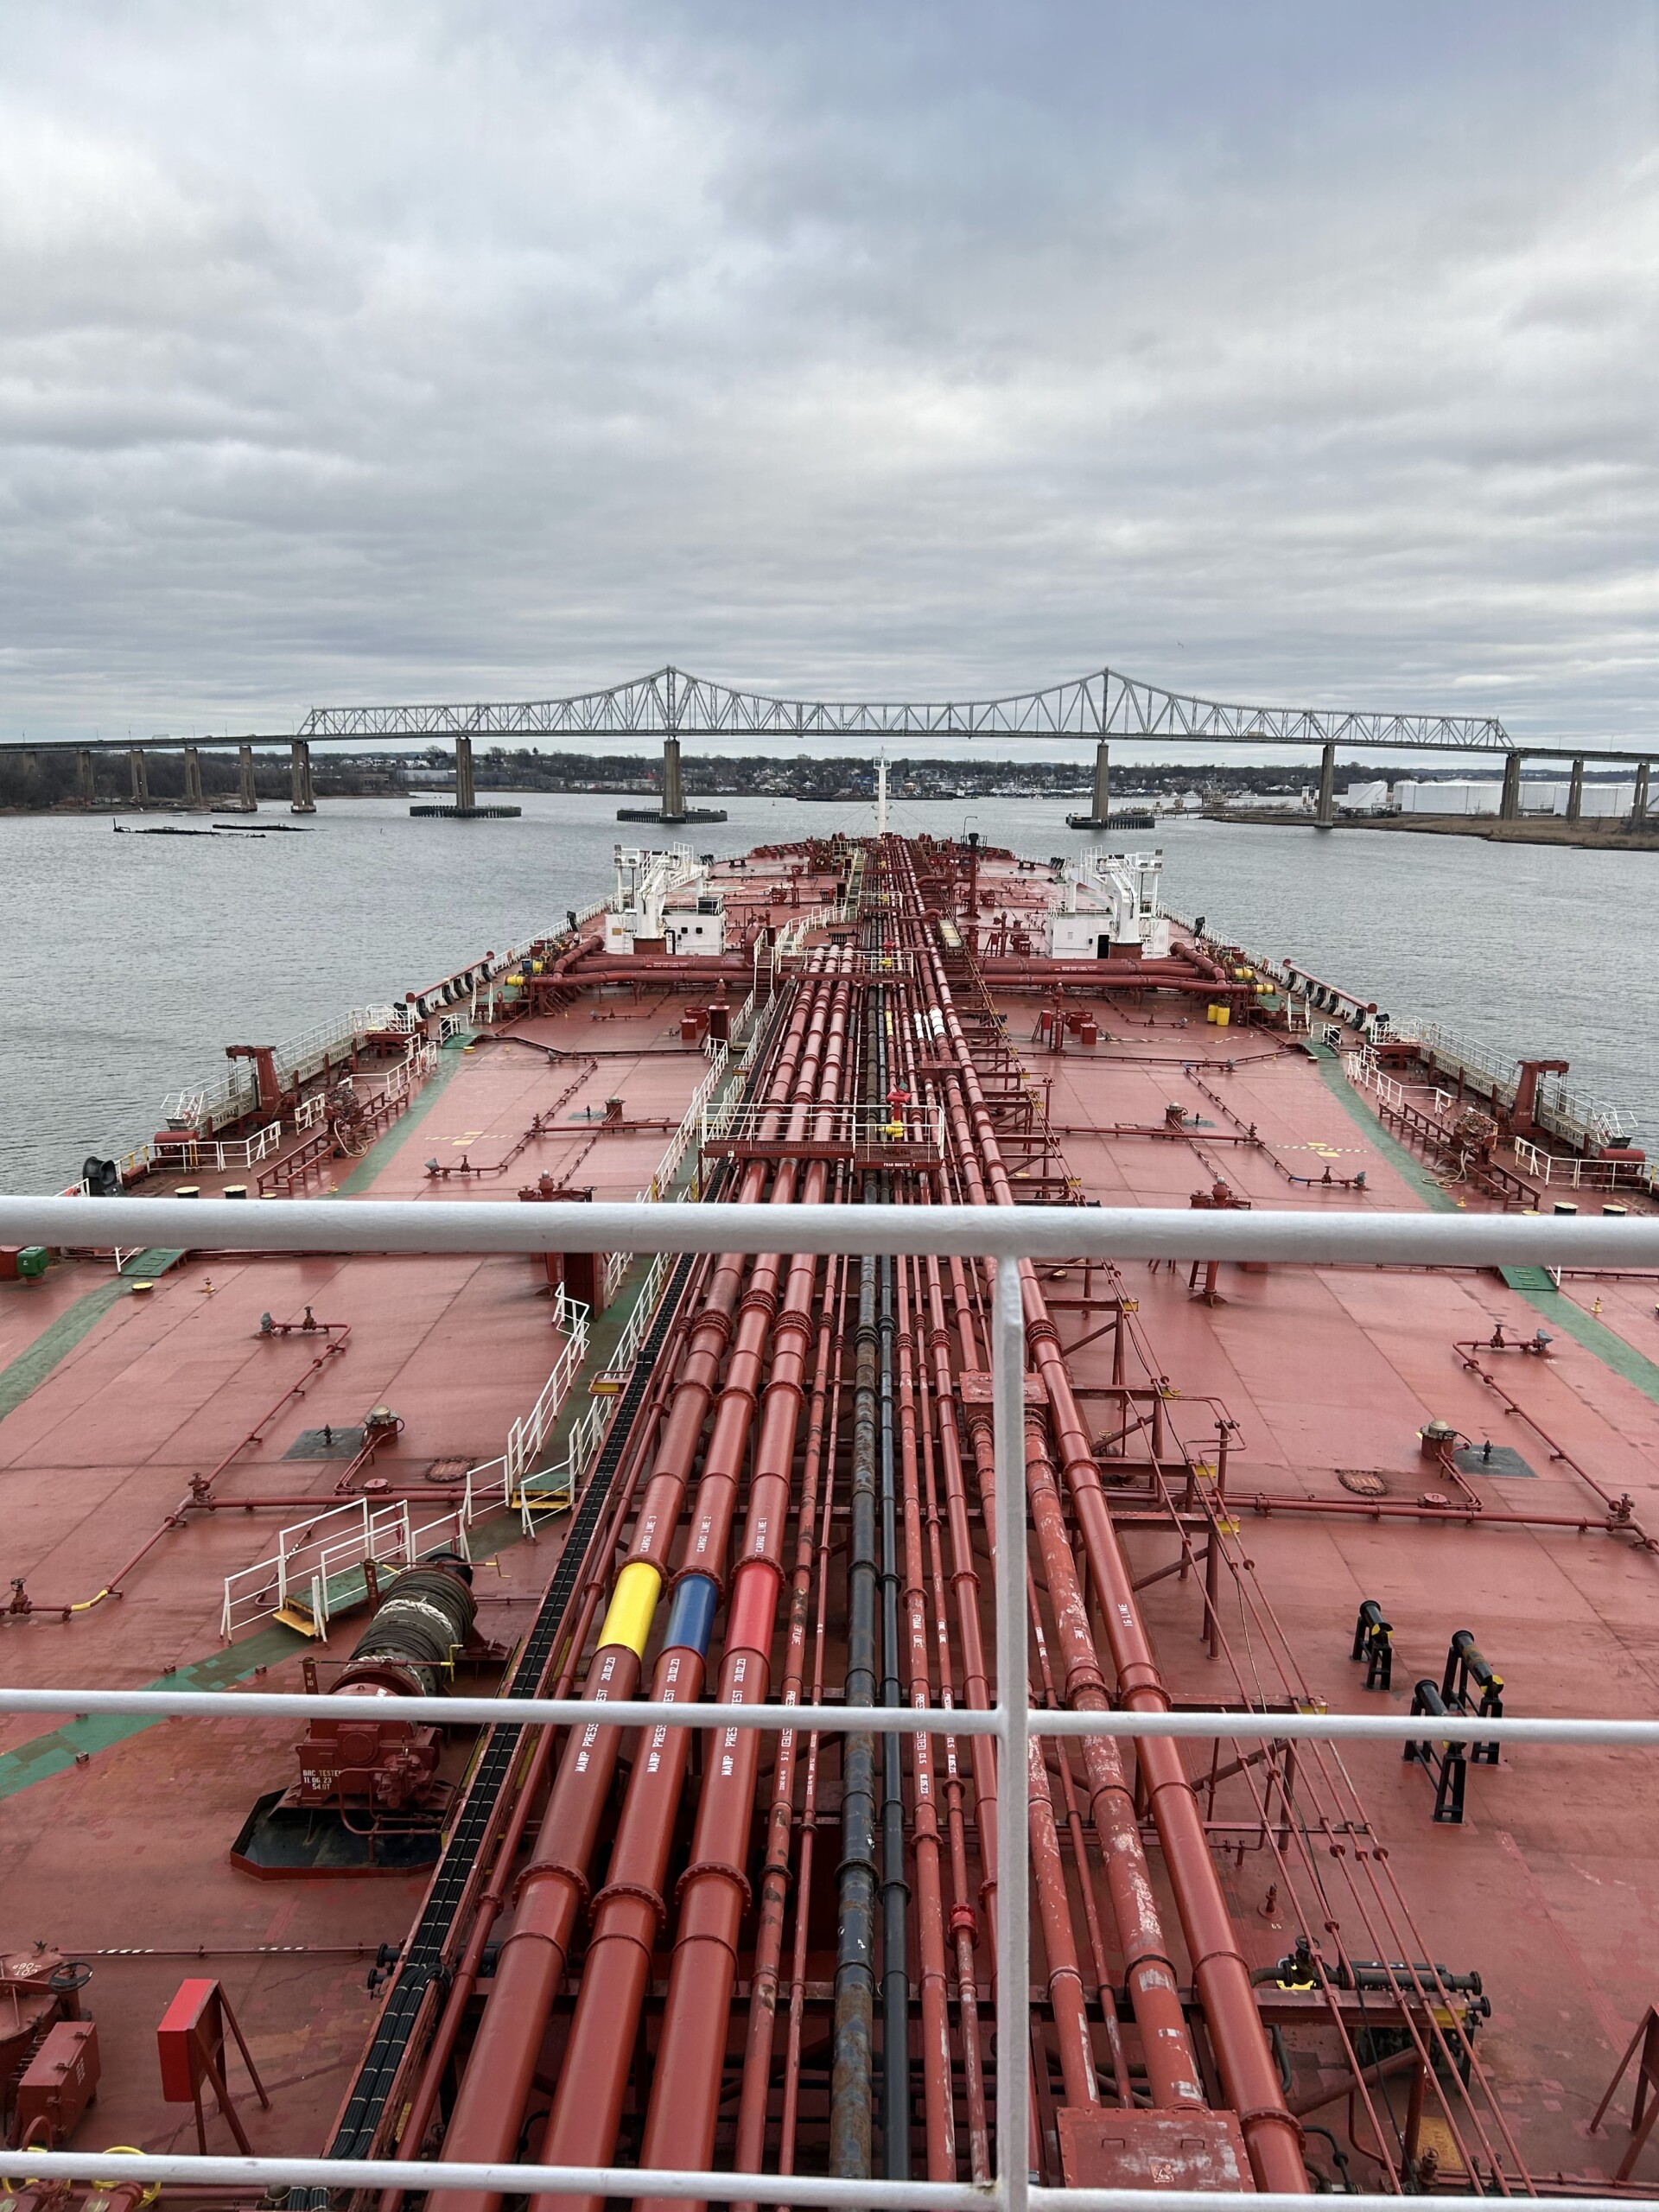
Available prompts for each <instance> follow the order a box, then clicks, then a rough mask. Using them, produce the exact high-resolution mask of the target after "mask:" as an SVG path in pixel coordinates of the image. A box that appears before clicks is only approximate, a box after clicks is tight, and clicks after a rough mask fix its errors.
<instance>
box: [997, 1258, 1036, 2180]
mask: <svg viewBox="0 0 1659 2212" xmlns="http://www.w3.org/2000/svg"><path fill="white" fill-rule="evenodd" d="M991 1387H992V1395H993V1401H994V1412H995V1432H994V1435H995V1464H996V1701H997V1711H998V1713H1000V1714H1001V1721H1002V1726H1001V1732H1000V1741H1001V1752H1002V1771H1001V1777H1000V1782H999V1787H998V1789H997V1793H996V1829H997V1835H996V2174H997V2201H998V2203H999V2204H1000V2205H1001V2207H1002V2208H1003V2212H1025V2207H1026V2202H1027V2186H1028V2183H1029V2178H1030V2168H1029V2161H1028V2151H1027V2126H1028V2121H1027V2113H1028V2112H1029V2109H1030V2103H1031V2039H1030V2038H1031V2028H1030V1987H1031V1958H1030V1952H1031V1940H1030V1921H1029V1915H1030V1900H1029V1897H1028V1895H1027V1891H1028V1887H1029V1870H1028V1862H1027V1823H1028V1821H1029V1819H1030V1812H1029V1807H1028V1805H1027V1798H1028V1796H1029V1792H1028V1791H1027V1788H1026V1757H1027V1751H1026V1745H1027V1713H1028V1707H1029V1703H1030V1693H1029V1688H1028V1686H1027V1647H1026V1633H1027V1631H1026V1405H1025V1396H1026V1319H1025V1300H1024V1295H1023V1290H1022V1286H1021V1283H1020V1262H1019V1261H1018V1260H1014V1259H1002V1260H999V1261H998V1262H997V1263H996V1287H995V1294H994V1300H993V1309H992V1322H991Z"/></svg>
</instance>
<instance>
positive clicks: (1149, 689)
mask: <svg viewBox="0 0 1659 2212" xmlns="http://www.w3.org/2000/svg"><path fill="white" fill-rule="evenodd" d="M297 734H298V735H300V736H301V737H303V738H308V739H317V738H334V739H342V738H346V739H350V738H354V739H357V740H359V741H363V740H367V739H385V738H391V737H408V738H438V737H452V738H453V737H470V738H480V737H490V738H502V737H518V738H531V737H635V736H658V737H681V738H696V737H755V738H769V739H774V740H775V739H778V738H795V739H798V740H799V739H806V738H818V739H822V738H869V739H874V740H877V741H885V740H888V739H892V738H900V737H927V738H936V739H937V738H940V737H958V738H963V739H975V738H986V737H1021V738H1032V737H1038V738H1041V737H1052V738H1068V739H1079V738H1082V739H1091V740H1095V739H1099V738H1102V737H1108V738H1110V737H1140V738H1179V739H1191V740H1194V741H1198V742H1201V743H1204V744H1206V745H1215V744H1238V745H1264V744H1266V745H1318V746H1325V745H1330V744H1338V745H1363V746H1365V747H1376V746H1389V747H1394V746H1403V747H1413V746H1416V747H1423V748H1425V749H1431V748H1432V749H1433V750H1435V751H1455V752H1459V753H1468V752H1485V753H1507V752H1510V751H1512V750H1513V749H1514V747H1513V746H1512V744H1511V741H1510V739H1509V737H1508V736H1507V735H1506V734H1505V732H1504V728H1503V724H1502V722H1500V721H1497V719H1496V717H1494V716H1487V715H1479V716H1478V715H1412V714H1395V713H1389V712H1376V711H1370V710H1368V711H1359V710H1357V709H1352V708H1318V707H1251V706H1242V705H1237V704H1232V703H1229V702H1224V701H1221V700H1216V699H1199V698H1195V697H1192V696H1187V695H1185V694H1183V693H1180V692H1176V691H1166V690H1163V689H1162V688H1161V687H1160V685H1158V684H1155V683H1141V682H1139V681H1138V680H1137V679H1136V678H1135V677H1132V676H1124V675H1122V674H1120V673H1119V671H1117V670H1116V669H1111V668H1103V669H1100V670H1097V671H1096V672H1095V673H1094V674H1093V675H1091V676H1085V677H1079V678H1077V679H1076V680H1074V681H1071V682H1067V683H1055V684H1051V685H1050V686H1048V687H1047V688H1046V690H1038V691H1018V692H1012V693H1009V694H1008V695H1007V696H1004V697H1002V698H999V699H930V700H913V699H883V700H874V699H785V698H778V697H775V696H772V694H771V693H768V692H762V691H743V690H737V689H736V688H735V687H734V686H733V685H731V684H727V683H712V682H710V681H709V678H708V677H701V676H691V675H689V674H688V673H687V672H686V671H685V670H683V669H679V668H672V667H670V668H659V669H657V670H655V671H653V672H652V674H651V675H649V676H641V677H633V678H632V680H631V681H629V682H628V683H617V684H613V685H612V686H611V687H610V688H609V689H608V690H602V691H583V692H578V693H576V694H575V695H573V696H571V697H569V698H565V699H527V700H512V701H487V700H486V701H477V702H472V703H469V704H442V705H435V706H403V707H314V708H313V709H312V710H311V712H310V713H309V714H308V715H307V716H306V718H305V720H304V721H303V722H302V724H301V726H300V728H299V731H298V733H297Z"/></svg>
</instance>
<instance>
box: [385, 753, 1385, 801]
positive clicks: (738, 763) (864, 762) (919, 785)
mask: <svg viewBox="0 0 1659 2212" xmlns="http://www.w3.org/2000/svg"><path fill="white" fill-rule="evenodd" d="M451 757H452V756H451V755H449V754H448V753H429V755H428V756H427V759H428V761H429V764H431V765H436V764H437V763H438V762H439V761H448V760H449V759H450V758H451ZM681 769H682V773H683V779H684V783H685V790H686V794H687V796H688V798H741V797H742V796H744V795H745V794H746V793H752V794H755V795H758V796H762V797H766V798H779V797H782V798H791V797H792V798H810V799H846V798H866V797H868V795H869V793H870V792H871V791H874V787H875V772H876V763H875V760H874V756H872V755H869V754H864V755H859V754H847V753H840V754H835V755H831V756H829V757H828V758H824V759H819V758H817V757H815V756H814V755H811V754H807V753H798V754H793V755H785V756H784V757H782V758H779V755H777V754H776V753H746V754H741V755H740V756H738V757H737V758H735V759H734V758H732V757H730V756H729V755H728V756H724V757H722V756H721V755H718V754H714V753H698V752H696V751H695V750H694V749H693V747H692V744H691V742H690V741H688V744H687V747H686V749H685V750H684V752H683V754H682V758H681ZM1317 772H1318V764H1317V762H1313V763H1311V764H1310V767H1309V769H1308V771H1307V772H1301V771H1300V770H1298V769H1296V768H1287V767H1285V766H1282V765H1281V766H1277V767H1259V766H1253V765H1251V764H1249V763H1247V762H1243V761H1241V762H1238V763H1236V764H1234V763H1231V762H1230V763H1227V764H1225V765H1224V766H1219V767H1216V766H1203V767H1198V766H1193V765H1192V763H1190V762H1182V761H1172V762H1155V763H1151V764H1141V763H1137V764H1134V765H1131V764H1129V763H1128V762H1125V763H1123V764H1122V766H1114V769H1113V772H1112V784H1113V788H1114V790H1116V791H1147V792H1173V791H1194V790H1197V791H1215V792H1221V791H1300V789H1301V787H1302V785H1303V784H1304V783H1305V782H1306V781H1307V780H1308V776H1309V775H1310V774H1317ZM1093 773H1094V756H1093V753H1092V752H1091V751H1090V749H1089V748H1088V747H1078V749H1077V753H1074V754H1073V755H1072V757H1071V759H1070V760H986V759H984V758H983V757H982V756H981V755H978V754H971V755H968V756H966V757H962V758H957V759H952V760H931V759H929V760H911V759H907V758H906V757H905V756H903V755H899V756H898V757H896V758H890V759H889V760H888V763H887V785H888V790H889V791H890V792H891V794H892V796H893V798H955V797H957V795H959V794H960V795H961V796H963V797H964V798H989V797H992V796H995V794H997V793H1005V792H1007V791H1029V792H1031V793H1033V794H1034V795H1036V796H1039V797H1046V798H1081V797H1083V796H1084V795H1085V794H1086V793H1088V792H1089V791H1090V789H1091V788H1092V778H1093ZM1363 773H1364V771H1363V769H1362V768H1361V767H1360V766H1358V765H1357V764H1351V765H1348V766H1343V767H1341V768H1340V769H1339V770H1338V774H1339V775H1342V776H1344V777H1350V778H1355V779H1357V778H1359V777H1361V776H1362V775H1363ZM475 780H476V782H477V783H478V784H479V785H480V787H483V786H485V785H488V786H490V787H492V788H493V789H495V790H513V791H607V792H610V791H613V792H620V793H626V794H629V795H641V796H654V795H655V794H656V793H658V791H661V789H662V781H663V764H662V759H661V756H660V754H657V753H651V754H634V755H624V756H619V755H617V754H615V753H538V752H534V751H532V750H531V749H530V748H529V747H520V748H518V750H517V751H514V752H509V751H508V750H506V749H505V747H492V748H491V749H490V751H489V752H487V753H479V754H478V756H477V758H476V762H475Z"/></svg>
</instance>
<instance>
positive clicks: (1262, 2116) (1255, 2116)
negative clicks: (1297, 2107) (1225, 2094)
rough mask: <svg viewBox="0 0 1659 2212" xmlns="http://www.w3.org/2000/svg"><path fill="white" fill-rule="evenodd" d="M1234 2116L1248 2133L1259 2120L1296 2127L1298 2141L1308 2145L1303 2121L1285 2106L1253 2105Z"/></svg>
mask: <svg viewBox="0 0 1659 2212" xmlns="http://www.w3.org/2000/svg"><path fill="white" fill-rule="evenodd" d="M1233 2116H1234V2118H1235V2119H1236V2120H1237V2122H1238V2124H1239V2126H1240V2128H1241V2129H1243V2131H1245V2132H1246V2133H1248V2132H1249V2128H1250V2127H1251V2126H1253V2125H1254V2124H1255V2122H1256V2121H1258V2120H1275V2121H1277V2122H1278V2123H1280V2125H1281V2126H1286V2127H1294V2129H1295V2131H1296V2140H1297V2141H1298V2142H1299V2143H1306V2140H1307V2134H1306V2130H1305V2129H1304V2127H1303V2126H1302V2123H1301V2121H1300V2120H1298V2119H1297V2117H1296V2115H1295V2113H1294V2112H1292V2111H1290V2110H1289V2108H1288V2107H1287V2106H1284V2105H1252V2106H1251V2107H1249V2110H1248V2111H1247V2112H1241V2113H1235V2114H1234V2115H1233Z"/></svg>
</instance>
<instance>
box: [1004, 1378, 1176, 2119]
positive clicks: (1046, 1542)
mask: <svg viewBox="0 0 1659 2212" xmlns="http://www.w3.org/2000/svg"><path fill="white" fill-rule="evenodd" d="M1026 1487H1027V1497H1029V1499H1030V1502H1031V1514H1032V1519H1033V1522H1034V1523H1035V1525H1036V1529H1037V1541H1038V1548H1039V1552H1040V1554H1041V1557H1042V1561H1043V1577H1044V1580H1045V1581H1046V1584H1047V1586H1048V1594H1049V1603H1050V1605H1051V1606H1052V1610H1053V1615H1054V1625H1055V1629H1056V1631H1057V1634H1058V1638H1059V1646H1060V1654H1061V1658H1062V1662H1063V1664H1064V1667H1065V1675H1064V1678H1063V1683H1062V1688H1063V1690H1064V1694H1065V1700H1066V1702H1067V1704H1068V1705H1070V1706H1071V1707H1073V1708H1074V1709H1075V1710H1076V1711H1077V1712H1080V1713H1104V1712H1107V1711H1109V1706H1110V1700H1109V1699H1108V1697H1107V1695H1106V1688H1105V1683H1104V1681H1103V1678H1102V1675H1101V1672H1100V1662H1099V1658H1098V1656H1097V1654H1096V1649H1095V1640H1094V1636H1093V1633H1092V1632H1091V1630H1090V1626H1089V1613H1088V1608H1087V1605H1085V1603H1084V1594H1083V1586H1082V1584H1081V1583H1080V1582H1079V1580H1078V1579H1077V1565H1076V1562H1075V1561H1074V1560H1073V1559H1072V1556H1071V1542H1070V1540H1069V1538H1068V1535H1067V1533H1066V1527H1065V1516H1064V1515H1063V1513H1062V1511H1061V1509H1060V1494H1059V1491H1058V1488H1057V1486H1056V1484H1055V1481H1054V1470H1053V1468H1052V1465H1050V1462H1049V1458H1048V1448H1047V1445H1046V1441H1045V1440H1044V1436H1043V1433H1042V1421H1041V1416H1040V1415H1036V1416H1035V1417H1033V1415H1032V1414H1027V1422H1026ZM1083 1755H1084V1773H1085V1774H1086V1775H1087V1777H1088V1779H1089V1808H1090V1813H1091V1815H1093V1818H1094V1823H1095V1833H1096V1835H1097V1836H1098V1837H1099V1839H1100V1850H1101V1858H1102V1859H1103V1863H1104V1866H1105V1870H1106V1886H1107V1894H1108V1896H1109V1898H1110V1900H1111V1906H1112V1918H1113V1921H1114V1923H1116V1929H1117V1937H1118V1942H1119V1945H1120V1947H1121V1948H1122V1953H1123V1964H1124V1971H1125V1976H1126V1979H1127V1980H1128V1994H1129V2003H1130V2005H1131V2007H1132V2008H1133V2010H1134V2012H1135V2024H1136V2026H1137V2027H1138V2028H1139V2029H1140V2031H1141V2046H1142V2048H1143V2050H1144V2051H1145V2053H1146V2063H1147V2082H1148V2083H1149V2084H1150V2086H1151V2089H1152V2101H1153V2102H1154V2105H1160V2106H1171V2107H1178V2108H1179V2107H1182V2106H1195V2105H1202V2104H1203V2102H1204V2088H1203V2085H1202V2083H1201V2082H1200V2080H1199V2076H1198V2059H1197V2057H1196V2056H1195V2054H1194V2052H1193V2050H1192V2037H1191V2036H1190V2035H1189V2034H1188V2033H1187V2027H1186V2018H1185V2014H1184V2013H1183V2012H1182V2010H1181V2000H1180V1993H1179V1983H1178V1980H1177V1978H1176V1974H1175V1967H1174V1963H1173V1960H1172V1959H1171V1957H1170V1955H1169V1947H1168V1945H1167V1943H1166V1941H1165V1937H1164V1931H1163V1927H1162V1923H1161V1920H1160V1914H1159V1911H1158V1901H1157V1898H1156V1897H1155V1896H1154V1891H1153V1887H1152V1877H1151V1873H1150V1871H1149V1870H1148V1868H1147V1859H1146V1852H1145V1849H1144V1847H1143V1846H1142V1844H1141V1823H1140V1820H1139V1818H1138V1816H1137V1815H1136V1812H1135V1796H1134V1793H1133V1791H1132V1790H1131V1789H1130V1788H1129V1785H1128V1778H1127V1777H1126V1776H1125V1774H1124V1771H1123V1760H1122V1752H1121V1751H1120V1750H1119V1747H1118V1745H1117V1742H1116V1738H1113V1737H1109V1736H1085V1737H1084V1739H1083ZM1080 1872H1084V1873H1085V1874H1086V1869H1084V1870H1080Z"/></svg>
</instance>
